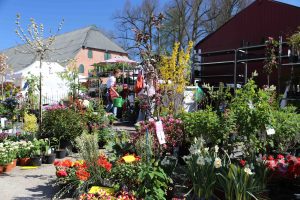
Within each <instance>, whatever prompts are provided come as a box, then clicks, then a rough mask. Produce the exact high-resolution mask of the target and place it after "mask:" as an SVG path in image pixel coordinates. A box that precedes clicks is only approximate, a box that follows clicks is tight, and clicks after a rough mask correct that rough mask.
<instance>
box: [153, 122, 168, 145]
mask: <svg viewBox="0 0 300 200" xmlns="http://www.w3.org/2000/svg"><path fill="white" fill-rule="evenodd" d="M155 130H156V135H157V138H158V142H159V144H165V143H166V140H165V133H164V129H163V125H162V121H157V122H155Z"/></svg>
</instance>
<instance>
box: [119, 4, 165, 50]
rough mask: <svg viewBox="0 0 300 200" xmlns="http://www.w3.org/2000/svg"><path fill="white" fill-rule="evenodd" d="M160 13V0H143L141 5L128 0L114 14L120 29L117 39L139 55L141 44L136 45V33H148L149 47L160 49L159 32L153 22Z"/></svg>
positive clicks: (124, 46) (126, 48)
mask: <svg viewBox="0 0 300 200" xmlns="http://www.w3.org/2000/svg"><path fill="white" fill-rule="evenodd" d="M158 15H159V2H158V0H143V1H142V3H141V4H140V5H136V6H134V5H131V3H130V1H126V3H125V6H124V8H123V10H122V11H118V12H117V13H116V14H115V16H114V19H115V21H116V22H117V29H118V31H119V35H117V37H116V39H117V40H119V43H120V44H121V45H122V47H123V48H124V49H125V50H127V51H128V50H129V51H131V53H133V54H135V55H137V54H138V48H139V46H138V45H136V33H137V32H141V33H147V35H148V37H149V43H148V45H149V48H150V49H151V50H158V49H159V48H158V46H159V45H158V43H159V42H158V40H157V37H158V32H157V27H155V23H154V22H153V17H155V16H158ZM133 30H134V31H133ZM132 50H133V51H132Z"/></svg>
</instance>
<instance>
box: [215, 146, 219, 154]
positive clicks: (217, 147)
mask: <svg viewBox="0 0 300 200" xmlns="http://www.w3.org/2000/svg"><path fill="white" fill-rule="evenodd" d="M215 152H216V153H218V152H219V146H218V145H216V146H215Z"/></svg>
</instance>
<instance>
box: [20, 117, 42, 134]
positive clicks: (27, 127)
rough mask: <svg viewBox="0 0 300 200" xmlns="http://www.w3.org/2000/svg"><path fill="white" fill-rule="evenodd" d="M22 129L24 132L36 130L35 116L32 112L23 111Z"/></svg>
mask: <svg viewBox="0 0 300 200" xmlns="http://www.w3.org/2000/svg"><path fill="white" fill-rule="evenodd" d="M23 130H24V131H25V132H26V133H35V132H36V131H37V130H38V125H37V118H36V116H35V115H34V114H28V113H25V115H24V126H23Z"/></svg>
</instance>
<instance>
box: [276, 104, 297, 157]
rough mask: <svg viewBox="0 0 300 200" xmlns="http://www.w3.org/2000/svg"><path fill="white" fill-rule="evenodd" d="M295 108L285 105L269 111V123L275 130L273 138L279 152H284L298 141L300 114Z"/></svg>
mask: <svg viewBox="0 0 300 200" xmlns="http://www.w3.org/2000/svg"><path fill="white" fill-rule="evenodd" d="M295 110H296V108H294V107H286V108H284V109H279V110H273V111H272V112H271V115H272V122H271V124H272V126H273V127H274V129H275V131H276V133H275V135H274V136H273V138H274V140H275V144H276V147H277V148H278V150H279V151H281V152H286V151H287V150H288V149H290V148H292V147H294V146H295V145H296V144H297V143H299V142H300V115H299V114H297V113H296V112H295Z"/></svg>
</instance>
